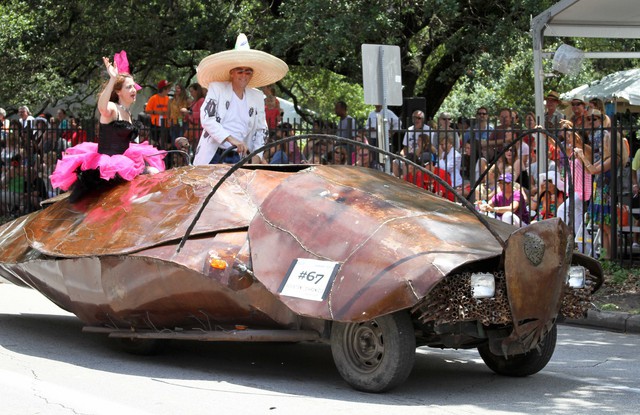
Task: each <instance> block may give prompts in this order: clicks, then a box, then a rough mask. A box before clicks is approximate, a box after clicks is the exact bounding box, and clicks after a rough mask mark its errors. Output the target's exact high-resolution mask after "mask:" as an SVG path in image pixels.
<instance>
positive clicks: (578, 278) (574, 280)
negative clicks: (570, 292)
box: [567, 265, 585, 288]
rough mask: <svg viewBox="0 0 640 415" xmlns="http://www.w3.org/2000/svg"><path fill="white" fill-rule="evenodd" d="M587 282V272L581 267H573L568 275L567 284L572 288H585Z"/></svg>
mask: <svg viewBox="0 0 640 415" xmlns="http://www.w3.org/2000/svg"><path fill="white" fill-rule="evenodd" d="M584 281H585V270H584V267H581V266H580V265H572V266H571V267H570V268H569V273H568V274H567V283H568V284H569V286H570V287H571V288H583V287H584Z"/></svg>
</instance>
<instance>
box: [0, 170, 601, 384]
mask: <svg viewBox="0 0 640 415" xmlns="http://www.w3.org/2000/svg"><path fill="white" fill-rule="evenodd" d="M227 176H228V177H227ZM222 178H224V179H225V180H221V179H222ZM214 188H215V193H213V192H212V189H214ZM54 202H55V203H51V204H50V205H49V206H47V207H46V208H45V209H43V210H40V211H38V212H35V213H32V214H30V215H28V216H24V217H21V218H18V219H16V220H14V221H13V222H10V223H7V224H5V225H3V226H2V227H0V275H1V276H2V277H4V278H5V279H7V280H9V281H10V282H13V283H14V284H17V285H20V286H25V287H31V288H33V289H36V290H38V291H39V292H40V293H42V294H43V295H44V296H46V297H47V298H49V299H50V300H51V301H53V302H54V303H55V304H57V305H58V306H60V307H61V308H63V309H65V310H67V311H70V312H71V313H73V314H75V315H76V316H77V317H78V318H79V319H80V320H81V321H82V322H83V323H84V324H85V329H84V330H85V331H88V332H99V333H105V334H106V335H108V336H109V337H111V338H116V339H118V340H119V341H120V342H122V345H123V347H125V348H127V349H128V350H130V351H133V352H139V353H146V352H152V351H153V350H154V349H155V347H156V346H158V345H159V344H160V343H161V342H163V341H166V340H169V339H171V340H199V341H251V342H265V347H268V342H300V341H311V342H327V343H330V345H331V350H332V353H333V357H334V361H335V365H336V367H337V370H338V371H339V373H340V374H341V375H342V377H343V378H344V379H345V381H346V382H347V383H348V384H349V385H351V386H352V387H354V388H355V389H358V390H362V391H368V392H383V391H387V390H390V389H392V388H394V387H396V386H398V385H400V384H401V383H402V382H404V381H405V379H406V378H407V377H408V376H409V374H410V372H411V370H412V367H413V363H414V358H415V350H416V347H419V346H428V347H435V348H454V349H469V348H477V349H478V351H479V353H480V356H481V357H482V359H483V360H484V361H485V362H486V364H487V366H488V367H489V368H490V369H492V370H493V371H495V372H497V373H499V374H503V375H508V376H527V375H531V374H534V373H536V372H538V371H540V370H541V369H543V368H544V367H545V365H546V364H547V362H548V361H549V359H550V358H551V356H552V354H553V351H554V348H555V343H556V322H557V321H558V319H559V318H561V317H563V316H565V317H574V318H578V317H581V316H583V315H584V313H585V311H586V309H587V307H588V304H589V302H590V297H591V294H592V293H593V292H594V291H595V290H596V289H597V288H598V287H599V286H600V284H601V282H602V270H601V268H600V266H599V264H598V263H597V262H596V261H594V260H592V259H590V258H588V257H586V256H583V255H580V254H578V253H576V252H574V245H573V238H572V236H571V232H570V230H569V228H568V227H567V226H566V225H565V224H564V223H563V222H562V221H560V220H557V219H551V220H546V221H542V222H539V223H536V224H533V225H530V226H527V227H524V228H520V229H518V228H514V227H511V226H509V225H507V224H504V223H502V222H499V221H495V220H492V219H488V218H483V217H479V215H478V214H477V212H474V211H472V210H470V209H468V208H467V207H465V206H462V205H461V204H458V203H453V202H450V201H448V200H444V199H442V198H439V197H436V196H434V195H433V194H431V193H429V192H427V191H425V190H424V189H422V188H419V187H417V186H414V185H413V184H410V183H408V182H405V181H402V180H399V179H397V178H395V177H392V176H390V175H387V174H384V173H382V172H379V171H375V170H373V169H368V168H359V167H352V166H328V165H327V166H321V165H312V166H294V167H292V166H287V168H283V167H282V166H281V167H278V166H267V167H265V166H261V167H258V166H245V167H242V168H238V169H237V170H234V171H231V170H230V166H228V165H209V166H197V167H194V166H186V167H180V168H175V169H171V170H167V171H165V172H161V173H158V174H155V175H141V176H139V177H137V178H136V179H134V180H133V181H131V182H127V183H122V184H119V185H117V186H115V187H113V188H111V189H110V190H107V191H103V192H100V193H93V194H89V195H87V196H86V197H85V198H84V199H82V200H81V201H80V202H77V203H75V204H72V203H70V202H69V201H68V200H67V199H66V197H64V196H63V197H59V198H58V199H57V200H55V201H54ZM186 234H189V237H188V238H185V235H186Z"/></svg>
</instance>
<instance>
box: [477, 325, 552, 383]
mask: <svg viewBox="0 0 640 415" xmlns="http://www.w3.org/2000/svg"><path fill="white" fill-rule="evenodd" d="M557 338H558V329H557V327H556V325H555V324H554V325H553V328H552V329H551V330H550V331H549V333H547V335H546V336H545V337H544V339H542V342H541V344H540V347H539V348H537V349H533V350H530V351H528V352H527V353H524V354H518V355H514V356H508V357H504V356H502V355H496V354H493V353H492V352H491V350H489V345H488V344H484V345H482V346H480V347H478V352H480V357H482V360H484V363H485V364H486V365H487V366H488V367H489V369H491V370H493V371H494V372H496V373H497V374H499V375H504V376H514V377H523V376H529V375H533V374H534V373H538V372H539V371H541V370H542V369H543V368H544V367H545V366H546V365H547V363H549V360H551V356H553V352H554V350H555V348H556V339H557Z"/></svg>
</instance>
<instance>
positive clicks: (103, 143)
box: [98, 120, 138, 156]
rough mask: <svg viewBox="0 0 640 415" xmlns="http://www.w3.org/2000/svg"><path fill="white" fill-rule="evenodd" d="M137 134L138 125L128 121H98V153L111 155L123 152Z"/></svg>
mask: <svg viewBox="0 0 640 415" xmlns="http://www.w3.org/2000/svg"><path fill="white" fill-rule="evenodd" d="M137 136H138V127H137V126H136V125H134V124H131V123H130V122H128V121H122V120H116V121H111V122H110V123H109V124H102V123H100V139H99V140H98V153H100V154H107V155H109V156H112V155H114V154H123V153H124V152H125V151H127V149H128V148H129V143H130V142H131V141H133V140H135V138H136V137H137Z"/></svg>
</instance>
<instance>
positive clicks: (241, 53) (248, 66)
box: [193, 33, 289, 165]
mask: <svg viewBox="0 0 640 415" xmlns="http://www.w3.org/2000/svg"><path fill="white" fill-rule="evenodd" d="M288 70H289V67H288V66H287V64H286V63H284V62H283V61H282V60H280V59H278V58H276V57H275V56H273V55H270V54H268V53H265V52H261V51H258V50H252V49H250V48H249V42H248V40H247V37H246V36H245V35H244V34H243V33H241V34H240V35H239V36H238V38H237V40H236V45H235V49H233V50H227V51H224V52H219V53H216V54H213V55H210V56H207V57H206V58H204V59H203V60H202V61H201V62H200V64H199V65H198V69H197V71H198V82H199V83H200V85H202V86H203V87H206V88H208V92H207V96H206V98H205V100H204V104H203V107H202V108H203V109H202V111H201V115H200V121H201V123H202V128H203V130H202V136H201V137H200V142H199V144H198V148H197V150H196V155H195V158H194V160H193V164H195V165H200V164H215V163H236V162H238V161H239V160H240V157H241V156H244V155H246V154H247V153H250V152H252V151H254V150H256V149H257V148H260V147H262V146H263V145H264V141H265V137H266V134H267V132H268V129H267V121H266V117H265V111H264V97H263V94H262V92H260V91H258V90H256V89H253V88H254V87H255V88H258V87H261V86H265V85H269V84H272V83H274V82H276V81H279V80H280V79H282V78H283V77H284V76H285V75H286V73H287V72H288ZM232 146H236V149H235V151H233V152H230V153H228V154H229V155H228V156H225V158H224V160H223V159H222V157H221V156H222V154H223V153H224V152H225V150H227V149H228V148H230V147H232ZM254 162H263V160H262V154H260V155H258V159H257V160H254Z"/></svg>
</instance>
